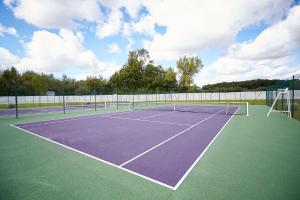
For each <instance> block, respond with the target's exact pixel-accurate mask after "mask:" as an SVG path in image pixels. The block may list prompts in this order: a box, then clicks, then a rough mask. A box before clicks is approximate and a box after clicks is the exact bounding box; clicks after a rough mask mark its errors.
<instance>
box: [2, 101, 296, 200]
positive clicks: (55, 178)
mask: <svg viewBox="0 0 300 200" xmlns="http://www.w3.org/2000/svg"><path fill="white" fill-rule="evenodd" d="M245 105H246V104H245V103H242V102H240V104H237V103H235V104H234V103H230V104H222V103H220V102H219V103H218V104H214V105H212V104H201V103H194V104H193V103H191V102H185V103H183V102H177V103H176V104H175V105H174V104H160V103H156V102H155V103H151V102H148V103H146V104H143V103H141V104H139V103H137V102H135V104H134V109H128V108H129V107H132V106H133V105H131V106H128V105H125V104H123V105H118V109H117V108H114V110H113V109H112V108H111V109H107V110H105V109H102V110H101V109H97V110H96V111H95V110H93V109H89V110H85V109H82V110H81V111H75V112H66V114H63V112H62V110H59V111H58V112H53V113H52V114H50V113H35V114H29V115H25V114H24V115H21V116H20V118H19V119H13V118H11V117H7V118H2V119H1V120H0V125H1V126H0V130H1V131H0V136H1V140H0V144H1V145H0V148H1V151H0V158H1V165H0V169H1V170H0V173H1V174H0V175H1V178H0V197H1V198H3V199H20V198H23V199H43V198H49V199H74V197H75V196H76V198H79V199H99V198H100V199H107V198H112V199H195V198H197V199H198V198H203V199H220V198H224V199H297V198H296V197H298V196H299V190H298V189H297V185H299V183H298V180H299V179H298V178H297V177H299V170H298V169H299V148H298V147H299V141H300V140H299V128H300V125H299V122H298V121H296V120H293V119H290V118H288V117H287V116H286V115H283V114H281V113H272V115H271V116H270V117H266V114H267V112H268V110H269V107H267V106H253V105H252V106H249V116H247V106H245ZM125 108H126V109H125ZM74 195H75V196H74ZM76 198H75V199H76Z"/></svg>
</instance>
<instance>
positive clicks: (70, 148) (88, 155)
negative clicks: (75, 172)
mask: <svg viewBox="0 0 300 200" xmlns="http://www.w3.org/2000/svg"><path fill="white" fill-rule="evenodd" d="M10 126H11V127H14V128H17V129H19V130H22V131H25V132H27V133H29V134H31V135H34V136H36V137H39V138H42V139H44V140H46V141H48V142H52V143H54V144H57V145H59V146H62V147H64V148H66V149H69V150H72V151H75V152H77V153H80V154H82V155H85V156H87V157H90V158H92V159H95V160H97V161H100V162H102V163H105V164H107V165H110V166H113V167H116V168H118V169H120V170H123V171H126V172H128V173H130V174H134V175H136V176H139V177H141V178H144V179H146V180H149V181H151V182H153V183H157V184H159V185H161V186H164V187H166V188H169V189H172V190H175V188H174V187H172V186H170V185H167V184H165V183H162V182H160V181H157V180H155V179H152V178H150V177H147V176H144V175H142V174H139V173H137V172H134V171H131V170H129V169H126V168H123V167H120V166H118V165H116V164H113V163H111V162H108V161H106V160H102V159H100V158H97V157H95V156H92V155H90V154H87V153H84V152H82V151H79V150H77V149H74V148H72V147H69V146H66V145H64V144H61V143H59V142H56V141H54V140H51V139H49V138H46V137H43V136H41V135H38V134H35V133H33V132H31V131H28V130H25V129H23V128H20V127H17V126H15V125H13V124H10Z"/></svg>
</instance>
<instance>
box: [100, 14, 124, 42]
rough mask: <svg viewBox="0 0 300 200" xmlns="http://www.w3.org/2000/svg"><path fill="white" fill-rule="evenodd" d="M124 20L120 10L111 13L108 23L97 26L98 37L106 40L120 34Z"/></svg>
mask: <svg viewBox="0 0 300 200" xmlns="http://www.w3.org/2000/svg"><path fill="white" fill-rule="evenodd" d="M122 18H123V15H122V13H121V12H120V11H119V10H113V11H111V13H110V15H109V17H108V19H107V21H106V22H105V23H103V24H102V23H100V24H98V25H97V30H96V35H97V36H98V37H99V38H105V37H108V36H113V35H116V34H118V33H119V31H120V29H121V27H122Z"/></svg>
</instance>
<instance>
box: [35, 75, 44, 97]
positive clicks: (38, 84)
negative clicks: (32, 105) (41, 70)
mask: <svg viewBox="0 0 300 200" xmlns="http://www.w3.org/2000/svg"><path fill="white" fill-rule="evenodd" d="M32 86H33V88H34V91H35V94H36V95H45V94H46V92H47V91H48V83H47V78H46V76H45V75H43V74H41V75H38V76H34V77H33V78H32Z"/></svg>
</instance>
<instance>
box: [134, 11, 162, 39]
mask: <svg viewBox="0 0 300 200" xmlns="http://www.w3.org/2000/svg"><path fill="white" fill-rule="evenodd" d="M132 29H133V31H134V32H137V33H139V34H144V35H149V36H151V37H154V35H155V34H156V31H155V20H154V18H153V17H152V16H151V15H146V16H145V15H143V16H141V18H140V20H139V21H138V22H136V23H132Z"/></svg>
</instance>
